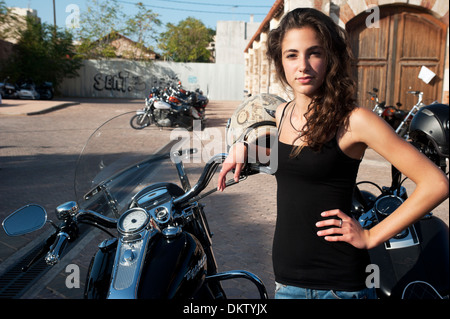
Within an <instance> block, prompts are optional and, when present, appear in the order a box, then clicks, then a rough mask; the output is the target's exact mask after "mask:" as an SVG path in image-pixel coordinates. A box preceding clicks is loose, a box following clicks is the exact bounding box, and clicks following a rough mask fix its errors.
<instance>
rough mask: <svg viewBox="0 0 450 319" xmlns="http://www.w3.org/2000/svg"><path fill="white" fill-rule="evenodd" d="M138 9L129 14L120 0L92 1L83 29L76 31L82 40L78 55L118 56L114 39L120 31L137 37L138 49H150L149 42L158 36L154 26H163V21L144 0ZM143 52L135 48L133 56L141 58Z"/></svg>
mask: <svg viewBox="0 0 450 319" xmlns="http://www.w3.org/2000/svg"><path fill="white" fill-rule="evenodd" d="M136 9H137V13H136V15H134V16H127V15H125V14H124V13H123V11H122V10H121V6H120V5H119V4H118V3H117V0H109V1H106V0H103V1H102V0H92V1H90V2H89V4H88V7H87V11H86V12H83V14H81V19H80V29H78V30H75V36H76V37H77V38H78V39H79V41H80V43H81V44H80V45H79V47H78V48H77V51H78V53H79V56H80V57H82V58H84V59H98V58H112V57H115V56H116V55H115V48H114V47H113V46H112V45H111V41H112V40H114V38H116V37H118V36H119V34H121V35H124V36H126V37H130V38H135V42H136V43H137V44H138V45H137V48H144V49H145V48H149V47H150V45H149V41H151V40H154V39H155V37H154V34H156V32H155V30H154V28H155V27H156V26H159V25H161V21H160V20H159V19H158V14H157V13H153V12H152V10H147V9H146V8H145V6H144V4H142V2H138V3H136ZM124 21H125V22H124ZM140 52H142V51H140V50H135V52H131V56H132V57H133V58H136V59H139V58H141V57H140V55H139V54H140Z"/></svg>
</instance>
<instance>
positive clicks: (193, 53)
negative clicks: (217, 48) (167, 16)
mask: <svg viewBox="0 0 450 319" xmlns="http://www.w3.org/2000/svg"><path fill="white" fill-rule="evenodd" d="M166 29H167V30H166V32H163V33H161V35H160V42H159V48H160V49H161V50H162V51H163V55H164V56H165V57H166V58H168V59H172V60H173V61H175V62H210V57H211V52H210V51H208V49H207V47H208V45H209V43H210V42H211V41H212V38H213V35H214V30H211V29H208V28H206V27H205V25H204V24H203V23H202V22H201V21H200V20H197V19H195V18H192V17H188V18H187V19H185V20H182V21H180V22H179V23H178V25H173V24H171V23H168V24H166Z"/></svg>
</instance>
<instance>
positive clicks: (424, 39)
mask: <svg viewBox="0 0 450 319" xmlns="http://www.w3.org/2000/svg"><path fill="white" fill-rule="evenodd" d="M368 14H369V13H364V14H361V15H359V16H357V17H355V18H354V19H352V20H351V21H349V23H347V26H346V28H347V31H348V32H349V34H350V41H351V45H352V48H353V52H354V55H355V57H356V59H357V64H356V65H355V68H354V72H355V76H356V78H357V81H358V103H359V105H362V106H366V107H368V108H371V107H372V106H373V102H371V101H370V99H369V95H368V94H367V91H371V90H372V88H374V87H376V88H378V89H379V97H380V101H386V103H387V105H395V104H396V103H397V102H400V103H401V104H402V109H405V110H409V109H410V108H411V107H412V105H414V104H415V103H416V97H415V96H413V95H410V94H407V93H406V92H407V91H409V90H414V91H422V92H424V102H425V103H431V102H433V101H435V100H438V101H440V100H441V98H442V89H443V88H442V86H443V79H442V76H443V74H444V54H445V40H446V30H447V27H446V25H445V24H444V23H442V22H441V21H439V20H438V19H436V18H434V17H433V16H431V15H430V14H428V13H424V12H420V11H418V10H417V9H413V8H409V7H391V6H389V7H384V8H383V7H380V20H379V27H375V28H367V27H366V17H367V16H368ZM422 66H426V67H427V68H429V69H430V70H432V71H433V72H434V73H435V74H436V77H435V78H434V79H433V80H432V81H431V82H430V83H429V84H426V83H425V82H423V81H422V80H421V79H419V78H418V75H419V72H420V69H421V68H422Z"/></svg>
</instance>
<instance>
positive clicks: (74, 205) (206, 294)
mask: <svg viewBox="0 0 450 319" xmlns="http://www.w3.org/2000/svg"><path fill="white" fill-rule="evenodd" d="M129 115H130V113H126V114H122V115H120V116H117V117H115V118H113V119H111V120H109V121H107V122H106V123H105V124H103V125H102V126H101V127H100V128H98V129H97V130H96V131H95V132H94V133H93V134H92V135H91V137H90V138H89V140H88V142H87V144H86V145H85V147H84V149H83V152H82V154H81V156H80V158H79V160H78V162H77V169H76V174H75V175H76V178H75V191H76V199H77V200H76V201H73V202H67V203H65V204H63V205H61V206H59V207H57V208H56V216H57V218H58V219H59V220H60V221H61V223H60V224H59V225H55V224H54V223H52V225H53V226H54V227H55V233H54V234H53V235H52V236H51V237H50V238H49V239H48V240H47V241H46V245H45V247H44V248H43V249H42V250H41V251H40V253H39V254H38V256H36V257H35V258H34V261H36V260H38V259H40V258H45V260H46V262H47V264H49V265H54V264H56V263H58V262H59V261H60V259H61V256H62V255H63V253H64V250H65V249H67V247H69V246H71V245H73V244H74V242H75V241H76V240H77V238H79V237H80V229H82V227H81V225H85V224H87V225H90V226H93V227H97V228H100V229H102V230H103V231H105V232H106V234H107V235H108V236H109V239H107V240H105V241H103V242H102V243H100V245H99V250H98V251H97V253H96V254H95V256H94V257H93V259H92V262H91V264H90V267H89V273H88V278H87V281H86V285H85V292H84V297H85V298H89V299H117V298H119V299H135V298H139V299H141V298H144V299H145V298H148V299H150V298H151V299H225V298H226V297H227V296H226V292H225V291H224V289H223V288H222V285H221V281H223V280H228V279H237V278H243V279H247V280H250V281H251V282H253V283H254V284H255V285H256V287H257V289H258V292H259V294H260V297H261V298H264V299H265V298H267V297H268V295H267V292H266V288H265V286H264V284H263V283H262V281H261V280H260V279H259V278H258V277H257V276H255V275H253V274H251V273H249V272H246V271H242V270H236V271H226V272H218V266H217V263H216V260H215V257H214V253H213V249H212V240H211V236H212V235H211V232H210V229H209V226H208V222H207V218H206V212H205V207H204V205H203V204H201V203H200V200H201V199H202V198H203V197H205V196H207V195H209V194H211V193H213V192H214V191H215V190H216V188H215V187H214V188H212V189H210V190H209V191H206V188H207V186H208V183H209V182H210V181H211V178H212V177H213V175H214V173H215V171H216V169H217V167H218V166H219V165H220V164H221V163H222V162H223V160H224V159H225V158H226V154H218V155H215V156H213V157H212V158H210V159H209V160H208V161H206V164H204V163H205V161H203V162H202V163H203V164H195V163H199V162H198V161H195V160H192V159H193V158H195V157H196V156H202V152H197V151H196V150H195V149H193V148H191V147H190V145H187V147H186V145H185V144H184V143H186V140H185V139H183V138H181V139H174V140H171V141H170V142H169V143H168V144H167V143H166V142H164V140H166V141H167V140H168V137H169V136H170V133H169V132H168V131H160V130H151V129H150V130H146V131H140V132H139V133H136V131H134V130H132V129H130V127H129V120H128V119H129ZM190 134H193V133H190ZM187 144H189V143H187ZM188 172H192V173H193V174H197V176H198V175H199V177H198V182H197V183H195V185H192V186H191V185H190V182H189V178H188ZM199 172H200V174H198V173H199ZM255 172H256V171H255ZM252 173H253V171H250V168H249V169H248V170H247V174H252ZM178 182H179V184H178ZM228 184H229V185H232V184H235V182H234V180H230V181H229V183H228ZM46 218H47V214H46V212H45V210H44V209H43V208H42V207H41V206H39V205H28V206H26V207H23V208H21V209H19V210H18V211H16V212H14V213H13V214H11V215H10V216H9V217H7V218H6V219H5V220H4V222H3V227H4V229H5V231H6V233H7V234H8V235H11V236H15V235H22V234H25V233H29V232H31V231H34V230H36V229H39V228H41V227H42V226H43V225H44V224H45V223H46ZM84 228H86V226H84ZM34 261H31V263H32V262H34Z"/></svg>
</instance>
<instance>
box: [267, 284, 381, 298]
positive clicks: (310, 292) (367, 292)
mask: <svg viewBox="0 0 450 319" xmlns="http://www.w3.org/2000/svg"><path fill="white" fill-rule="evenodd" d="M275 284H276V288H275V299H376V298H377V296H376V292H375V288H365V289H362V290H359V291H342V290H317V289H306V288H300V287H295V286H287V285H282V284H279V283H277V282H276V283H275Z"/></svg>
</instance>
